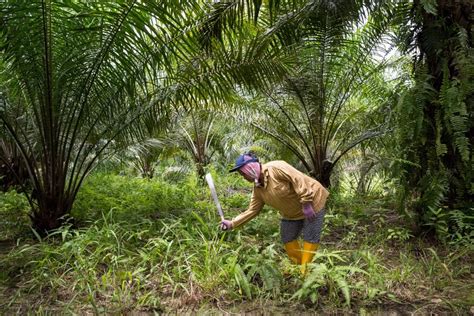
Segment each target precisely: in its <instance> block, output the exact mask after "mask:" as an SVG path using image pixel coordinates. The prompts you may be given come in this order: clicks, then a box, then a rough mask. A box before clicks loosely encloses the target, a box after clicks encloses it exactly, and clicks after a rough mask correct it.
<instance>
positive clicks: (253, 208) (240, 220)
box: [232, 192, 265, 228]
mask: <svg viewBox="0 0 474 316" xmlns="http://www.w3.org/2000/svg"><path fill="white" fill-rule="evenodd" d="M264 205H265V203H264V202H263V200H262V199H261V198H260V197H259V196H257V195H256V194H255V192H253V194H252V199H251V200H250V204H249V207H248V209H247V210H246V211H245V212H243V213H240V214H239V215H237V216H236V217H235V218H234V219H232V228H236V227H239V226H241V225H243V224H245V223H247V222H248V221H250V220H251V219H252V218H254V217H255V216H257V215H258V214H259V213H260V211H261V210H262V208H263V206H264Z"/></svg>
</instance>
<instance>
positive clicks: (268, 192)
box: [221, 154, 329, 275]
mask: <svg viewBox="0 0 474 316" xmlns="http://www.w3.org/2000/svg"><path fill="white" fill-rule="evenodd" d="M234 171H238V172H239V173H240V175H242V177H244V178H245V179H246V180H247V181H249V182H252V183H254V188H253V193H252V199H251V201H250V205H249V207H248V209H247V210H246V211H245V212H243V213H241V214H239V215H238V216H237V217H235V218H233V219H232V220H226V219H224V220H223V221H222V222H221V229H223V230H230V229H233V228H236V227H239V226H241V225H243V224H245V223H247V222H248V221H250V220H251V219H252V218H254V217H255V216H257V215H258V214H259V213H260V211H261V210H262V208H263V206H264V205H265V204H267V205H269V206H271V207H273V208H275V209H277V210H278V211H279V212H280V215H281V217H282V218H281V224H280V234H281V240H282V242H283V244H284V246H285V250H286V253H287V254H288V256H289V257H290V259H291V261H293V262H294V263H296V264H301V273H302V274H303V275H304V274H305V272H306V264H307V263H309V262H311V260H312V259H313V256H314V254H315V252H316V251H317V249H318V247H319V241H320V236H321V230H322V227H323V221H324V214H325V209H324V206H325V204H326V199H327V197H328V195H329V192H328V191H327V190H326V189H325V188H324V187H323V186H322V185H321V184H320V183H319V182H318V181H316V180H315V179H313V178H311V177H309V176H307V175H305V174H304V173H302V172H300V171H298V170H297V169H295V168H294V167H292V166H291V165H289V164H288V163H286V162H285V161H280V160H279V161H270V162H268V163H266V164H263V165H262V164H260V162H259V161H258V158H257V157H256V156H255V155H253V154H243V155H240V156H239V157H238V158H237V160H236V162H235V166H234V168H232V169H231V170H230V172H234ZM301 234H302V235H303V246H302V247H301V245H300V242H299V241H298V237H299V236H300V235H301Z"/></svg>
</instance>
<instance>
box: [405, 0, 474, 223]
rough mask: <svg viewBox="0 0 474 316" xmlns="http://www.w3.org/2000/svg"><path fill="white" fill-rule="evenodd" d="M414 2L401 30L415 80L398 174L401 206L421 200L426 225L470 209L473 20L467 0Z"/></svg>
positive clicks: (417, 208)
mask: <svg viewBox="0 0 474 316" xmlns="http://www.w3.org/2000/svg"><path fill="white" fill-rule="evenodd" d="M411 5H412V10H411V14H410V15H407V16H406V18H405V20H404V21H402V23H401V25H400V30H401V31H402V32H401V39H403V40H404V43H405V45H404V47H403V48H404V52H405V53H406V54H411V55H412V56H413V57H414V64H413V66H414V68H413V69H414V74H415V76H414V83H413V86H412V87H411V89H410V90H409V91H408V92H407V93H406V94H404V96H403V98H402V99H401V102H400V106H399V111H398V122H399V124H400V128H399V132H398V135H397V138H398V149H399V153H400V155H399V158H400V161H401V162H402V163H401V164H399V166H398V169H397V173H398V177H399V179H400V180H401V187H402V188H403V191H404V192H402V193H403V194H402V199H401V202H402V206H403V207H405V206H406V204H407V203H405V202H415V205H414V209H415V211H416V212H415V213H416V214H415V215H417V220H416V221H417V223H419V224H423V223H426V222H427V221H429V220H430V219H429V218H430V216H431V215H430V213H433V214H435V213H438V214H439V210H440V209H441V210H443V212H446V209H447V210H449V209H459V210H464V211H465V212H466V213H469V212H472V206H473V204H472V201H473V200H474V187H473V186H472V184H473V183H474V167H473V166H474V164H473V159H474V158H473V149H472V148H473V146H474V143H473V142H474V117H473V115H474V54H473V40H474V32H473V27H474V20H473V10H472V9H473V3H472V1H469V0H464V1H454V0H437V1H430V2H424V1H414V2H413V3H412V4H411ZM425 227H427V226H425Z"/></svg>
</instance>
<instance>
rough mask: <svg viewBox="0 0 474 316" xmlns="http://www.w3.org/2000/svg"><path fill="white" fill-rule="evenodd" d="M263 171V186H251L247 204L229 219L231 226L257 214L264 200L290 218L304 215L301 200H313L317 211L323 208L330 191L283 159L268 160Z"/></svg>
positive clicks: (283, 215) (300, 217) (299, 217)
mask: <svg viewBox="0 0 474 316" xmlns="http://www.w3.org/2000/svg"><path fill="white" fill-rule="evenodd" d="M262 172H263V180H264V185H263V187H257V186H255V187H254V189H253V193H252V199H251V200H250V205H249V208H248V209H247V210H246V211H245V212H243V213H241V214H239V215H238V216H237V217H235V218H234V219H233V220H232V225H233V227H238V226H240V225H243V224H245V223H246V222H248V221H249V220H251V219H252V218H254V217H255V216H257V215H258V214H259V213H260V211H261V210H262V208H263V206H264V205H265V204H267V205H270V206H271V207H273V208H275V209H277V210H278V211H279V212H280V215H281V216H282V217H283V218H284V219H290V220H298V219H304V214H303V203H306V202H312V203H313V208H314V210H315V211H316V212H318V211H320V210H321V209H322V208H324V205H325V204H326V199H327V197H328V195H329V192H328V191H327V190H326V189H325V188H324V187H323V186H322V185H321V184H320V183H319V182H318V181H316V180H315V179H313V178H311V177H309V176H307V175H305V174H303V173H302V172H300V171H298V170H297V169H295V168H294V167H293V166H291V165H290V164H288V163H286V162H285V161H271V162H268V163H266V164H264V165H262Z"/></svg>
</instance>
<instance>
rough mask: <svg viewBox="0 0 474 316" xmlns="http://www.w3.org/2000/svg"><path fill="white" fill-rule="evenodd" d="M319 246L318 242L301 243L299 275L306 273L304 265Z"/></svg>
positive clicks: (309, 260) (311, 258)
mask: <svg viewBox="0 0 474 316" xmlns="http://www.w3.org/2000/svg"><path fill="white" fill-rule="evenodd" d="M318 248H319V244H317V243H316V244H313V243H311V242H307V241H305V242H304V243H303V252H302V254H301V275H303V276H304V275H305V274H306V265H307V264H308V263H310V262H311V260H313V257H314V254H315V253H316V251H317V250H318Z"/></svg>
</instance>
